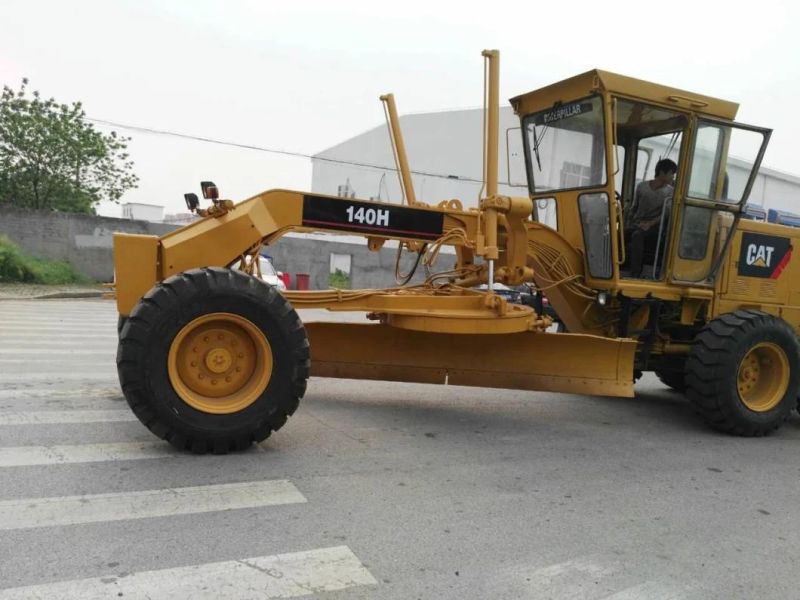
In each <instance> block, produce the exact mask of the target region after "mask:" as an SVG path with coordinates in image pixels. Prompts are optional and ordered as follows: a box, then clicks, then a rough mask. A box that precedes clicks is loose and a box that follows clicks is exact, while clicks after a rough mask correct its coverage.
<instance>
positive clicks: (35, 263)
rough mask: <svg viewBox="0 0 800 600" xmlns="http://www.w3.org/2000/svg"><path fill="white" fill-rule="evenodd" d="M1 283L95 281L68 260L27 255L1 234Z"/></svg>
mask: <svg viewBox="0 0 800 600" xmlns="http://www.w3.org/2000/svg"><path fill="white" fill-rule="evenodd" d="M0 283H41V284H45V285H63V284H68V283H82V284H90V283H94V282H93V281H92V280H91V279H89V278H88V277H86V276H85V275H81V274H80V273H78V272H77V271H76V270H75V269H74V268H73V266H72V265H71V264H69V263H68V262H66V261H61V260H46V259H42V258H33V257H31V256H27V255H26V254H23V252H22V251H21V250H20V249H19V247H18V246H17V245H16V244H15V243H14V242H12V241H11V240H10V239H8V238H7V237H6V236H4V235H0Z"/></svg>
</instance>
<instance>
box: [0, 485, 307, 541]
mask: <svg viewBox="0 0 800 600" xmlns="http://www.w3.org/2000/svg"><path fill="white" fill-rule="evenodd" d="M301 502H306V498H305V496H303V494H301V493H300V491H299V490H298V489H297V488H296V487H295V486H294V485H293V484H292V483H290V482H289V481H286V480H283V479H277V480H271V481H255V482H247V483H226V484H218V485H205V486H196V487H184V488H167V489H160V490H145V491H138V492H124V493H109V494H93V495H83V496H63V497H52V498H25V499H22V500H4V501H1V502H0V530H10V529H30V528H35V527H52V526H64V525H77V524H81V523H97V522H101V521H102V522H105V521H126V520H128V519H148V518H154V517H167V516H173V515H186V514H197V513H205V512H214V511H223V510H233V509H239V508H256V507H261V506H273V505H278V504H296V503H301Z"/></svg>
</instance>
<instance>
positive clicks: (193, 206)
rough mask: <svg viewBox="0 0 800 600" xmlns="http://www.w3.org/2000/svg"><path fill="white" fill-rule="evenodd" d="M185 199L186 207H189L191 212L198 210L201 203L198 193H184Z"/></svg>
mask: <svg viewBox="0 0 800 600" xmlns="http://www.w3.org/2000/svg"><path fill="white" fill-rule="evenodd" d="M183 199H184V200H185V201H186V208H188V209H189V212H194V211H196V210H197V207H198V206H199V205H200V200H198V198H197V194H184V195H183Z"/></svg>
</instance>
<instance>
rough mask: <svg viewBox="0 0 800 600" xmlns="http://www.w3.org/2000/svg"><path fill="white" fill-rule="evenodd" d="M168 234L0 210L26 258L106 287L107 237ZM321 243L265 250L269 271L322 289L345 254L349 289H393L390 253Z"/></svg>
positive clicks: (291, 240)
mask: <svg viewBox="0 0 800 600" xmlns="http://www.w3.org/2000/svg"><path fill="white" fill-rule="evenodd" d="M173 229H176V226H175V225H167V224H163V223H150V222H147V221H132V220H130V219H113V218H109V217H95V216H91V215H80V214H74V213H60V212H50V211H28V210H17V209H11V208H0V235H6V236H8V237H9V238H10V239H11V240H13V241H14V242H15V243H17V244H18V245H19V246H20V247H21V248H22V250H23V251H25V252H26V253H27V254H30V255H32V256H35V257H38V258H48V259H55V260H66V261H68V262H69V263H70V264H72V265H73V266H74V267H75V268H76V269H77V270H79V271H80V272H82V273H84V274H85V275H88V276H89V277H92V278H94V279H96V280H97V281H111V280H112V278H113V273H114V261H113V256H112V234H113V233H114V232H115V231H123V232H126V233H140V234H148V235H163V234H164V233H167V232H169V231H172V230H173ZM324 237H327V236H314V237H309V236H305V237H284V238H282V239H281V240H279V241H278V242H277V243H276V244H274V245H273V246H270V247H269V249H268V252H269V254H270V255H271V256H272V257H273V261H274V264H275V268H276V269H278V270H280V271H287V272H289V273H290V274H291V277H292V285H293V286H294V285H295V281H296V275H297V273H304V274H308V275H309V276H310V287H311V289H327V288H328V287H329V286H328V277H329V274H330V256H331V253H336V254H349V255H350V256H351V257H352V259H351V275H350V283H351V287H353V288H356V287H358V288H375V287H391V286H394V285H395V280H394V265H395V253H396V249H395V248H384V249H382V250H381V251H380V252H370V251H369V250H368V249H367V245H366V244H367V243H366V239H362V238H360V237H349V236H332V237H331V238H330V239H332V240H337V241H326V240H325V239H324ZM342 240H346V241H342ZM347 242H353V243H347ZM453 258H454V257H453V256H452V255H444V254H443V255H442V256H441V257H440V259H439V260H440V264H441V265H447V267H448V268H449V267H450V266H451V263H452V262H453ZM401 265H402V272H403V273H406V272H407V271H408V269H409V268H410V267H411V266H412V261H411V260H410V257H408V256H406V258H405V260H403V261H402V262H401ZM442 268H444V267H442ZM422 272H423V269H422V267H421V266H420V268H419V273H418V274H417V276H416V277H415V278H414V280H413V281H414V282H419V281H421V280H422V279H424V277H423V275H422Z"/></svg>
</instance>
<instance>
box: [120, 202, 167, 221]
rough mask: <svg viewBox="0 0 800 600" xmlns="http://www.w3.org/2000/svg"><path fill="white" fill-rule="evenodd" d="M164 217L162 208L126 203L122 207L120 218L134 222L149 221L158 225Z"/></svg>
mask: <svg viewBox="0 0 800 600" xmlns="http://www.w3.org/2000/svg"><path fill="white" fill-rule="evenodd" d="M163 217H164V207H163V206H159V205H158V204H143V203H141V202H126V203H125V204H123V205H122V218H123V219H132V220H134V221H150V222H152V223H160V222H161V220H162V219H163Z"/></svg>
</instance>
